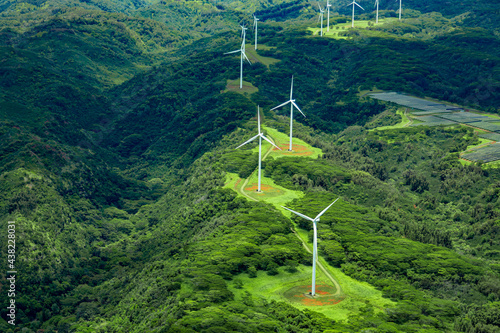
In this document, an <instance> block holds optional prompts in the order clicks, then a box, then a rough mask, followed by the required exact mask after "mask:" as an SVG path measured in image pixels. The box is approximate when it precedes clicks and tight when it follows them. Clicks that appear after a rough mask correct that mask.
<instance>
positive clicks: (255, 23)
mask: <svg viewBox="0 0 500 333" xmlns="http://www.w3.org/2000/svg"><path fill="white" fill-rule="evenodd" d="M257 21H259V19H258V18H257V17H256V16H255V14H253V26H254V27H255V49H256V50H257Z"/></svg>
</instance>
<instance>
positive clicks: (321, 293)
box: [283, 284, 345, 306]
mask: <svg viewBox="0 0 500 333" xmlns="http://www.w3.org/2000/svg"><path fill="white" fill-rule="evenodd" d="M336 291H337V289H336V288H335V287H332V286H329V285H327V284H317V285H316V295H315V296H314V297H312V296H311V295H310V293H311V285H300V286H295V287H292V288H290V289H288V290H287V291H285V292H284V293H283V296H284V297H285V298H286V299H288V300H289V301H291V302H296V303H300V304H301V305H305V306H327V305H334V304H337V303H340V302H341V301H343V300H344V298H345V296H341V295H334V294H335V293H336Z"/></svg>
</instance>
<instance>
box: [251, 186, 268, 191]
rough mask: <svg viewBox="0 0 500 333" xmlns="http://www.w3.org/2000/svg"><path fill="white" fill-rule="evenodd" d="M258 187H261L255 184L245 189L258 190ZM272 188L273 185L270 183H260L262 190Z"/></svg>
mask: <svg viewBox="0 0 500 333" xmlns="http://www.w3.org/2000/svg"><path fill="white" fill-rule="evenodd" d="M258 188H259V186H258V185H253V186H250V187H247V188H245V191H257V189H258ZM272 188H273V187H271V186H268V185H260V189H261V191H269V190H270V189H272Z"/></svg>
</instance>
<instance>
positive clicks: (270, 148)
mask: <svg viewBox="0 0 500 333" xmlns="http://www.w3.org/2000/svg"><path fill="white" fill-rule="evenodd" d="M268 139H269V140H271V141H272V142H273V143H274V144H276V143H275V141H274V139H273V138H272V137H271V136H269V135H268ZM272 150H273V146H270V147H269V149H268V150H267V152H266V153H265V154H264V156H263V157H262V160H263V161H264V160H265V159H266V157H267V156H268V155H269V154H270V153H271V151H272ZM256 171H257V169H255V170H254V171H253V172H252V173H251V174H250V176H249V177H248V178H246V179H245V181H244V182H243V183H242V185H241V187H240V188H239V189H238V191H239V192H240V193H241V194H242V195H243V196H244V197H245V198H247V199H249V200H252V201H259V200H257V199H255V198H252V197H251V196H249V195H248V194H247V193H246V192H245V187H246V186H247V185H248V180H249V179H250V177H251V176H252V175H253V174H254V173H255V172H256ZM290 230H292V232H293V234H294V235H295V236H296V237H297V238H298V239H299V240H300V242H301V243H302V246H303V247H304V248H305V249H306V251H307V252H309V253H310V254H312V251H311V249H310V248H309V246H308V245H307V243H306V242H305V241H304V240H303V239H302V237H300V235H299V234H298V233H297V231H296V230H295V227H292V228H290ZM317 264H318V267H319V269H321V271H322V272H323V273H324V274H325V275H326V277H327V278H328V279H329V280H330V281H331V282H332V283H333V285H335V288H336V290H337V291H336V292H335V294H333V296H338V295H340V294H341V293H342V288H341V287H340V284H339V283H338V282H337V280H335V278H334V277H333V276H332V275H331V274H330V272H329V271H328V269H327V268H326V267H325V266H323V264H322V263H321V262H320V261H319V259H318V261H317ZM328 296H332V295H328ZM316 297H320V295H317V296H316Z"/></svg>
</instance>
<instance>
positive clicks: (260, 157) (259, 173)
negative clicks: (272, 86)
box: [236, 106, 281, 192]
mask: <svg viewBox="0 0 500 333" xmlns="http://www.w3.org/2000/svg"><path fill="white" fill-rule="evenodd" d="M257 124H258V125H257V126H258V131H259V134H257V135H256V136H254V137H253V138H251V139H250V140H247V141H245V142H243V143H242V144H241V145H239V146H238V147H236V149H238V148H240V147H241V146H244V145H246V144H247V143H249V142H252V141H253V140H255V139H257V138H259V172H258V179H259V181H258V183H257V192H261V190H260V175H261V167H262V139H264V140H266V141H267V142H269V143H270V144H272V145H273V146H275V147H276V148H278V149H279V150H281V148H280V147H278V146H276V145H275V144H274V143H272V141H271V140H269V139H268V138H266V137H265V136H264V133H262V132H261V131H260V108H259V106H257Z"/></svg>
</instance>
